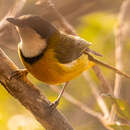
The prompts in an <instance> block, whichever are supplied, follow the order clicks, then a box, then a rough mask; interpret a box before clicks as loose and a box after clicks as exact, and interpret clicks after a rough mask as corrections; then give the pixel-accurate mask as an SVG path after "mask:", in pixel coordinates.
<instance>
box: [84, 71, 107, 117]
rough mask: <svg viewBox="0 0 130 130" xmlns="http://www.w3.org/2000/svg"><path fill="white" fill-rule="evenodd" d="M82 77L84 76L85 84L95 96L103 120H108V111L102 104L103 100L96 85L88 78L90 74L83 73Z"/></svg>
mask: <svg viewBox="0 0 130 130" xmlns="http://www.w3.org/2000/svg"><path fill="white" fill-rule="evenodd" d="M83 75H84V77H85V79H86V81H87V83H88V84H89V86H91V89H92V92H93V94H94V96H95V99H96V100H97V103H98V105H99V107H100V109H101V111H102V112H103V115H104V118H105V119H108V117H109V110H108V108H107V106H106V104H105V103H104V100H103V98H102V97H101V94H100V92H99V91H98V89H97V85H96V83H95V82H94V81H93V80H92V78H91V77H90V74H89V73H88V72H84V73H83Z"/></svg>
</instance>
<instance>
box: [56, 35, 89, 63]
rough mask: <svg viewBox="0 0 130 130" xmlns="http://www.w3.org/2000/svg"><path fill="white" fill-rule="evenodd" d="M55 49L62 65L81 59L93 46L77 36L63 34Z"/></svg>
mask: <svg viewBox="0 0 130 130" xmlns="http://www.w3.org/2000/svg"><path fill="white" fill-rule="evenodd" d="M60 37H61V38H60V40H59V41H58V43H57V45H56V47H55V53H56V58H57V59H58V60H59V61H60V63H63V64H66V63H70V62H72V61H74V60H76V59H77V58H79V57H80V56H81V55H82V54H83V51H84V50H86V49H87V48H88V47H89V46H90V45H91V44H90V43H89V42H87V41H85V40H84V39H81V38H80V37H77V36H71V35H65V34H61V36H60Z"/></svg>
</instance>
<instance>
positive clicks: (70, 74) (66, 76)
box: [19, 49, 94, 84]
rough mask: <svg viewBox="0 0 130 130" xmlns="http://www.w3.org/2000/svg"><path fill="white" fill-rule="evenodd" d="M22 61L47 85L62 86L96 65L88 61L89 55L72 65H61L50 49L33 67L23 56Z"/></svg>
mask: <svg viewBox="0 0 130 130" xmlns="http://www.w3.org/2000/svg"><path fill="white" fill-rule="evenodd" d="M19 55H20V53H19ZM20 59H21V61H22V63H23V64H24V66H25V67H26V68H27V69H28V71H29V72H30V73H31V74H32V75H33V76H34V77H36V78H37V79H39V80H40V81H43V82H45V83H47V84H60V83H64V82H67V81H70V80H72V79H73V78H75V77H76V76H78V75H79V74H81V73H82V72H83V71H85V70H87V69H88V68H89V67H91V66H93V65H94V63H92V62H89V61H88V56H87V55H82V56H80V57H79V58H78V59H77V60H75V61H73V62H72V63H69V64H61V63H59V61H58V60H57V59H56V58H55V56H54V51H53V49H48V50H47V51H46V53H45V54H44V56H43V57H41V59H39V60H38V61H37V62H36V63H33V64H32V65H31V64H28V63H27V62H25V61H24V59H23V58H22V56H21V55H20Z"/></svg>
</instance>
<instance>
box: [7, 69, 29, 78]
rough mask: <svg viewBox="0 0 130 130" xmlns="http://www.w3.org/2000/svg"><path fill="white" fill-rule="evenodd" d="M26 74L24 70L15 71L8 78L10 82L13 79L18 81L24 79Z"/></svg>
mask: <svg viewBox="0 0 130 130" xmlns="http://www.w3.org/2000/svg"><path fill="white" fill-rule="evenodd" d="M27 74H28V71H27V70H26V69H18V70H16V71H13V72H12V73H11V76H10V78H9V79H10V80H11V79H13V78H16V79H20V78H24V77H26V76H27Z"/></svg>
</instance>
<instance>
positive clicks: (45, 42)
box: [7, 15, 124, 104]
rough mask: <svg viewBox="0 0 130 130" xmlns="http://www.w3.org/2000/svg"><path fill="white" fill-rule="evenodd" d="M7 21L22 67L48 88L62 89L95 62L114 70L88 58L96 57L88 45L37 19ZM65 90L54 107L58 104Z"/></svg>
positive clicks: (23, 18)
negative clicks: (14, 30)
mask: <svg viewBox="0 0 130 130" xmlns="http://www.w3.org/2000/svg"><path fill="white" fill-rule="evenodd" d="M7 20H8V21H9V22H11V23H12V24H14V25H15V26H16V27H17V30H18V33H19V36H20V39H21V42H20V43H19V45H18V52H19V57H20V59H21V61H22V63H23V65H24V66H25V68H26V69H27V71H28V72H30V73H31V74H32V75H33V76H34V77H36V78H37V79H39V80H40V81H43V82H45V83H47V84H60V83H66V84H65V86H64V88H65V87H66V86H67V83H68V81H70V80H72V79H73V78H75V77H76V76H78V75H79V74H81V73H82V72H83V71H86V70H87V69H88V68H90V67H91V66H93V65H94V64H95V63H94V62H96V63H99V64H102V65H104V66H106V67H109V68H113V67H111V66H109V65H107V64H104V63H101V62H100V61H98V60H96V59H95V58H93V57H92V56H91V55H90V54H89V52H90V53H94V54H96V55H98V53H96V52H94V51H90V49H89V48H88V47H89V46H90V43H89V42H87V41H86V40H84V39H82V38H80V37H78V36H72V35H68V34H65V33H62V32H60V31H59V30H58V29H57V28H55V27H54V26H53V25H52V24H50V23H49V22H48V21H46V20H44V19H42V18H40V17H39V16H31V15H25V16H22V17H19V18H8V19H7ZM114 70H115V71H116V72H118V70H117V69H115V68H114ZM118 73H121V72H118ZM121 74H122V73H121ZM123 74H124V73H123ZM64 88H63V90H62V92H61V93H60V95H59V97H58V99H57V100H56V102H55V103H54V104H58V102H59V100H60V98H61V95H62V94H63V91H64Z"/></svg>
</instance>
